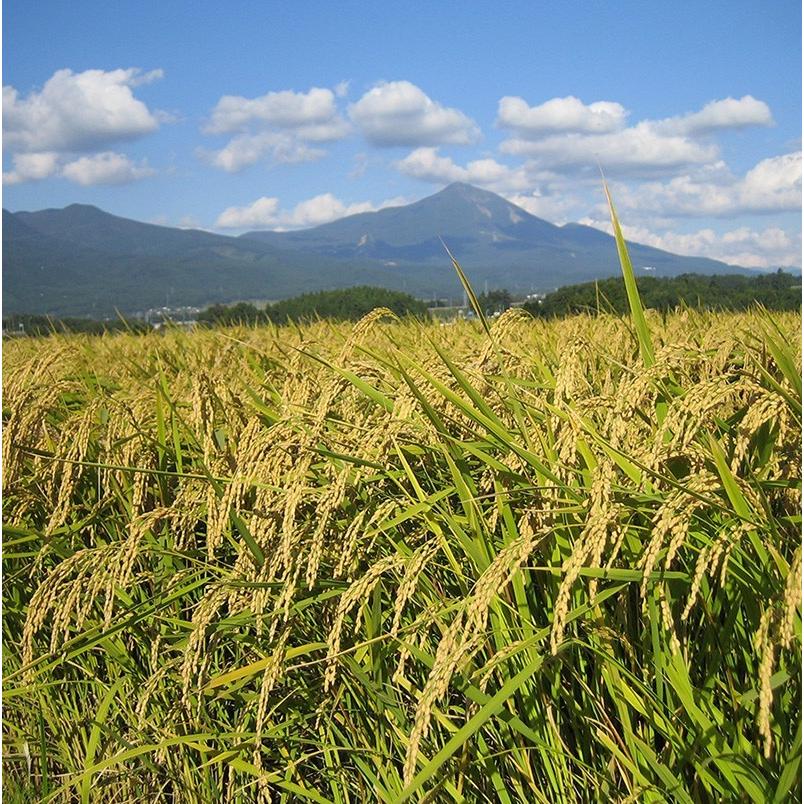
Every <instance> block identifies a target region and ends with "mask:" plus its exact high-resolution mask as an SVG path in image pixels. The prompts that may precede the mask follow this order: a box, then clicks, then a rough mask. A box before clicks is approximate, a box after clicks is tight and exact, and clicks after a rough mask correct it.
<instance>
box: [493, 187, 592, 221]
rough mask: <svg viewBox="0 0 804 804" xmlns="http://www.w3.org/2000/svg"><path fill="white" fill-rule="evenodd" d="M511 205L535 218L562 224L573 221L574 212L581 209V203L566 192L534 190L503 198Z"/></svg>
mask: <svg viewBox="0 0 804 804" xmlns="http://www.w3.org/2000/svg"><path fill="white" fill-rule="evenodd" d="M505 197H506V198H507V199H508V200H509V201H510V202H511V203H512V204H516V205H517V206H518V207H522V209H524V210H525V212H530V214H531V215H535V216H536V217H537V218H544V219H545V220H548V221H550V222H551V223H556V224H559V225H560V224H564V223H567V222H569V221H570V220H574V218H575V217H577V215H575V212H576V211H577V210H578V209H579V208H583V202H582V201H580V200H579V199H578V198H577V197H576V196H574V195H571V194H569V193H566V192H550V191H548V190H545V191H541V190H534V191H533V192H530V193H513V194H508V195H506V196H505Z"/></svg>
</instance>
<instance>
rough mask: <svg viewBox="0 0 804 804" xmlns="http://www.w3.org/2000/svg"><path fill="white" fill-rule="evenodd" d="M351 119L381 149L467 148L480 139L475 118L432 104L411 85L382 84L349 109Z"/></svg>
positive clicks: (398, 82)
mask: <svg viewBox="0 0 804 804" xmlns="http://www.w3.org/2000/svg"><path fill="white" fill-rule="evenodd" d="M349 117H350V118H351V120H352V122H354V123H355V124H356V125H357V126H358V128H359V129H360V130H361V132H362V133H363V136H365V138H366V139H367V140H368V141H369V142H370V143H372V144H373V145H378V146H380V147H387V146H396V145H403V146H404V145H407V146H417V145H446V144H451V145H467V144H469V143H473V142H476V141H477V140H478V139H479V137H480V130H479V128H478V127H477V124H476V123H475V122H474V121H473V120H472V119H471V118H469V117H467V116H466V115H465V114H464V113H463V112H461V111H460V110H458V109H452V108H449V107H446V106H442V105H441V104H440V103H438V102H436V101H434V100H432V99H431V98H429V97H428V96H427V95H426V94H425V93H424V92H423V91H422V90H421V89H420V88H419V87H417V86H416V85H415V84H412V83H410V81H390V82H386V83H381V84H378V85H377V86H375V87H374V88H373V89H370V90H369V91H368V92H366V93H365V94H364V95H363V97H362V98H360V100H358V101H357V102H356V103H353V104H352V105H351V106H350V107H349Z"/></svg>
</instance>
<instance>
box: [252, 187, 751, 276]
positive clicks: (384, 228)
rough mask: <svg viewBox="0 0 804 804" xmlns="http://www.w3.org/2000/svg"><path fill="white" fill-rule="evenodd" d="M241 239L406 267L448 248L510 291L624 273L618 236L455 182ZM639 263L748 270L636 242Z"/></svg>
mask: <svg viewBox="0 0 804 804" xmlns="http://www.w3.org/2000/svg"><path fill="white" fill-rule="evenodd" d="M241 239H247V240H254V241H259V242H262V243H270V244H271V245H274V246H276V247H278V248H282V249H295V250H297V251H303V252H305V253H311V254H318V255H322V256H330V257H335V258H338V259H370V260H375V261H380V262H382V263H383V264H385V265H396V266H397V267H400V268H401V267H405V266H407V265H408V264H410V263H415V264H419V265H420V264H422V263H426V264H431V265H434V266H435V265H443V264H444V262H445V260H444V247H443V245H442V244H441V239H443V240H444V242H445V243H446V244H447V245H448V246H449V249H450V251H452V253H453V254H454V255H455V256H456V257H457V259H458V260H459V261H460V262H461V264H462V266H464V267H465V268H474V269H477V270H476V271H474V277H475V281H478V280H480V281H488V282H489V284H490V285H494V286H500V287H507V288H508V289H509V290H520V291H521V290H527V289H531V288H535V289H538V290H546V289H549V288H553V287H556V286H557V285H559V284H567V283H569V282H582V281H586V280H591V279H596V278H599V277H604V276H610V275H612V274H616V273H618V272H619V270H620V268H619V263H618V260H617V250H616V248H615V245H614V239H613V238H612V237H611V236H610V235H608V234H606V233H605V232H601V231H600V230H598V229H593V228H592V227H589V226H582V225H581V224H577V223H570V224H566V225H564V226H555V225H554V224H552V223H548V222H547V221H545V220H542V219H541V218H537V217H536V216H535V215H531V214H530V213H528V212H526V211H525V210H524V209H522V208H521V207H518V206H516V205H515V204H512V203H510V202H509V201H506V200H505V199H504V198H501V197H500V196H498V195H495V194H494V193H491V192H488V191H486V190H480V189H478V188H477V187H473V186H471V185H469V184H463V183H460V182H456V183H454V184H450V185H449V186H448V187H446V188H445V189H443V190H441V191H440V192H438V193H436V194H435V195H431V196H429V197H428V198H424V199H422V200H421V201H417V202H416V203H414V204H409V205H407V206H402V207H390V208H387V209H382V210H380V211H378V212H364V213H361V214H358V215H351V216H350V217H347V218H342V219H341V220H337V221H334V222H333V223H327V224H324V225H322V226H317V227H315V228H314V229H306V230H302V231H296V232H261V231H255V232H247V233H246V234H244V235H241ZM630 249H631V258H632V261H633V262H634V265H635V266H641V267H647V268H648V269H649V270H650V272H651V273H652V274H653V275H657V276H674V275H677V274H679V273H693V272H697V273H706V274H717V273H728V272H733V271H735V270H737V271H742V270H743V269H740V268H735V266H729V265H726V264H725V263H722V262H718V261H716V260H709V259H705V258H698V257H681V256H678V255H676V254H671V253H669V252H666V251H661V250H660V249H656V248H652V247H650V246H643V245H639V244H631V245H630Z"/></svg>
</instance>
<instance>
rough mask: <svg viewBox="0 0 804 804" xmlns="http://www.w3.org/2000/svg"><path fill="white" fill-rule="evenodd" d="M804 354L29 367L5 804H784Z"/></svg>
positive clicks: (107, 353) (659, 336)
mask: <svg viewBox="0 0 804 804" xmlns="http://www.w3.org/2000/svg"><path fill="white" fill-rule="evenodd" d="M800 328H801V316H800V314H799V313H774V314H773V316H772V317H771V315H770V314H768V313H765V312H763V311H761V310H755V311H753V312H749V313H735V314H730V313H704V312H696V311H691V310H687V311H683V312H677V313H674V314H670V315H660V314H658V313H653V312H651V311H648V313H647V314H646V316H645V318H644V320H642V319H640V320H638V321H637V326H634V325H632V323H631V321H630V320H629V319H624V318H620V317H615V316H613V315H595V316H591V315H590V316H587V315H581V316H577V317H572V318H567V319H563V320H555V321H550V322H547V321H544V320H534V319H531V318H530V317H529V316H528V315H527V314H526V313H524V312H523V311H521V310H511V311H508V312H507V313H505V314H504V315H503V316H502V317H500V318H499V319H497V320H496V321H495V322H494V324H493V325H492V326H491V327H490V330H489V331H486V330H485V329H484V327H483V323H482V322H477V321H476V322H474V323H472V322H458V323H455V324H453V325H451V326H439V325H438V324H435V323H431V324H423V323H421V322H418V321H414V320H409V321H395V320H394V319H393V318H392V317H391V316H390V315H384V314H383V313H382V311H377V312H375V313H373V314H370V315H369V316H367V317H366V318H364V319H363V320H362V321H361V322H359V323H358V324H357V325H356V326H355V325H351V324H339V325H332V324H328V323H326V322H319V323H316V324H310V325H306V326H294V327H285V328H274V327H263V328H233V329H227V330H209V331H201V332H196V333H182V332H167V333H163V334H156V333H152V334H147V335H109V336H104V337H102V338H93V337H89V336H79V335H75V336H64V335H58V336H53V337H51V338H48V339H16V340H15V341H13V342H8V343H7V344H5V345H4V358H5V359H4V363H3V384H4V387H3V390H4V395H3V423H4V428H3V439H4V441H3V469H4V472H3V484H4V497H3V505H4V527H3V548H4V549H3V573H4V577H3V615H4V616H3V676H4V693H3V707H4V712H3V729H4V749H3V751H4V753H3V770H4V774H3V793H4V796H5V798H4V800H5V801H9V802H16V801H39V800H53V801H84V802H87V801H102V802H113V801H114V802H135V801H136V802H140V801H149V802H150V801H166V802H217V801H237V802H252V801H255V800H265V801H268V800H273V801H319V802H321V801H332V802H361V801H387V802H391V801H394V802H396V801H405V800H411V801H423V800H427V801H467V802H469V801H500V802H520V801H544V802H554V801H568V802H569V801H600V800H605V799H609V800H612V801H625V800H629V801H695V802H698V801H713V800H718V801H721V800H722V801H742V800H745V801H756V802H766V801H786V800H797V799H798V798H799V797H800V795H801V777H800V770H801V710H800V695H801V663H800V651H801V619H800V604H801V561H800V559H801V537H800V526H801V518H800V513H801V371H800V361H801V356H800ZM637 333H638V334H637Z"/></svg>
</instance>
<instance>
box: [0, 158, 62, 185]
mask: <svg viewBox="0 0 804 804" xmlns="http://www.w3.org/2000/svg"><path fill="white" fill-rule="evenodd" d="M12 162H13V165H14V169H13V170H10V171H8V172H7V173H3V184H21V183H22V182H25V181H39V180H41V179H46V178H48V177H49V176H52V175H53V174H54V173H56V171H57V170H58V168H59V155H58V154H57V153H54V152H53V151H46V152H43V153H38V154H36V153H34V154H24V153H23V154H14V156H13V158H12Z"/></svg>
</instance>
